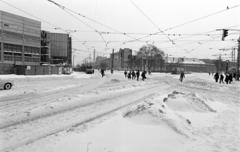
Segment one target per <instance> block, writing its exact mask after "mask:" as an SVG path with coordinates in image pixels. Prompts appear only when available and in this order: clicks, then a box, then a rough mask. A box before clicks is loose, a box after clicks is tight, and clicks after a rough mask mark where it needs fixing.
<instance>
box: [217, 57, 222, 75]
mask: <svg viewBox="0 0 240 152" xmlns="http://www.w3.org/2000/svg"><path fill="white" fill-rule="evenodd" d="M221 60H222V59H221V54H219V61H218V71H219V72H221V63H222V61H221Z"/></svg>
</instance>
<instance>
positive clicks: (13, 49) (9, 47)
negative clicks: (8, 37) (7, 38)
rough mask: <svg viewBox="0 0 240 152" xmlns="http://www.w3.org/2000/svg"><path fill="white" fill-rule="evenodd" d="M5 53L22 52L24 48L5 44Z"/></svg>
mask: <svg viewBox="0 0 240 152" xmlns="http://www.w3.org/2000/svg"><path fill="white" fill-rule="evenodd" d="M3 49H4V52H19V53H20V52H22V46H21V45H14V44H8V43H4V44H3Z"/></svg>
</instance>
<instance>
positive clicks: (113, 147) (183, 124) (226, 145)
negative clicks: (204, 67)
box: [0, 72, 240, 152]
mask: <svg viewBox="0 0 240 152" xmlns="http://www.w3.org/2000/svg"><path fill="white" fill-rule="evenodd" d="M147 77H148V79H147V80H146V81H136V80H128V79H125V78H124V76H123V73H122V72H115V73H114V74H113V75H111V74H110V73H109V72H107V74H106V77H103V78H102V77H101V76H100V74H99V73H98V72H95V74H94V75H86V74H84V73H74V74H72V75H52V76H16V75H5V76H4V75H0V79H13V80H14V83H15V85H14V87H13V88H12V90H9V91H5V90H0V151H3V152H160V151H162V152H240V83H239V82H236V81H234V82H233V84H230V85H226V84H218V83H215V82H214V80H213V78H212V76H209V75H208V74H197V73H193V74H187V75H186V78H185V79H184V81H183V83H180V82H179V80H178V78H179V76H178V75H170V74H164V73H153V74H152V75H147Z"/></svg>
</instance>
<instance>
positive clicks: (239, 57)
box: [237, 36, 240, 81]
mask: <svg viewBox="0 0 240 152" xmlns="http://www.w3.org/2000/svg"><path fill="white" fill-rule="evenodd" d="M239 54H240V36H239V38H238V54H237V80H238V81H239V76H240V72H239V64H240V55H239Z"/></svg>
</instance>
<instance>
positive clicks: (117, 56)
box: [110, 48, 132, 70]
mask: <svg viewBox="0 0 240 152" xmlns="http://www.w3.org/2000/svg"><path fill="white" fill-rule="evenodd" d="M131 57H132V50H131V49H129V48H124V49H119V52H116V53H114V55H113V54H111V57H110V58H111V60H113V61H112V62H111V63H113V69H117V70H124V69H128V68H129V62H130V61H131Z"/></svg>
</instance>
